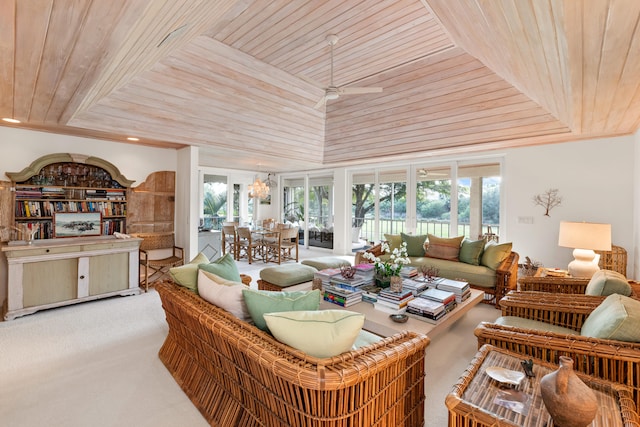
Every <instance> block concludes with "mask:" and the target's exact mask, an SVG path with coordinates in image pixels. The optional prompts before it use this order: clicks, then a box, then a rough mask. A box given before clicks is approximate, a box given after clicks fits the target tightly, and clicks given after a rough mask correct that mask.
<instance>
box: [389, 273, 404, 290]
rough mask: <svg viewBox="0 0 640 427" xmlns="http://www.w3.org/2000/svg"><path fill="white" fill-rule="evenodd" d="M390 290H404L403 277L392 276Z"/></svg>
mask: <svg viewBox="0 0 640 427" xmlns="http://www.w3.org/2000/svg"><path fill="white" fill-rule="evenodd" d="M389 290H390V291H391V292H402V277H400V276H391V281H390V282H389Z"/></svg>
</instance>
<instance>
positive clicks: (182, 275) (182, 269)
mask: <svg viewBox="0 0 640 427" xmlns="http://www.w3.org/2000/svg"><path fill="white" fill-rule="evenodd" d="M208 262H209V258H207V256H206V255H205V254H203V253H202V252H200V253H199V254H198V255H196V256H195V258H193V259H192V260H191V261H189V263H188V264H185V265H181V266H179V267H171V268H170V269H169V275H170V276H171V278H172V279H173V281H174V282H176V283H177V284H178V285H180V286H184V287H185V288H187V289H189V290H190V291H191V292H195V293H196V294H197V293H198V265H199V264H202V263H208Z"/></svg>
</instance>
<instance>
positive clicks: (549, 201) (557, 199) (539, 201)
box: [533, 188, 562, 216]
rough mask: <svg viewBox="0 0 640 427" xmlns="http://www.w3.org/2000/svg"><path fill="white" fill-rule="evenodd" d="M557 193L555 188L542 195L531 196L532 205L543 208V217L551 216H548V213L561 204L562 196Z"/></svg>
mask: <svg viewBox="0 0 640 427" xmlns="http://www.w3.org/2000/svg"><path fill="white" fill-rule="evenodd" d="M558 191H559V190H558V189H557V188H552V189H549V190H547V191H545V192H544V193H541V194H538V195H535V196H533V204H534V205H536V206H542V207H543V208H545V212H544V214H545V216H551V215H549V211H550V210H551V209H553V208H555V207H556V206H560V205H561V204H562V196H560V195H559V194H558Z"/></svg>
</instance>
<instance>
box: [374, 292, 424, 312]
mask: <svg viewBox="0 0 640 427" xmlns="http://www.w3.org/2000/svg"><path fill="white" fill-rule="evenodd" d="M413 298H414V296H413V292H411V291H410V290H407V289H403V290H402V291H400V292H391V291H390V290H389V289H382V290H381V291H380V293H379V294H378V300H377V301H376V302H375V303H374V304H373V305H374V307H375V308H376V310H380V311H384V312H387V313H392V314H397V313H404V311H405V310H406V308H407V304H408V303H409V301H411V300H412V299H413Z"/></svg>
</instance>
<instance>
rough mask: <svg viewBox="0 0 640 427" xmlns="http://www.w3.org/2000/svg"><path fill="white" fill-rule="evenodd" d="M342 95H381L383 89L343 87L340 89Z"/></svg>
mask: <svg viewBox="0 0 640 427" xmlns="http://www.w3.org/2000/svg"><path fill="white" fill-rule="evenodd" d="M338 92H339V93H340V95H342V94H344V95H350V94H358V93H380V92H382V88H381V87H342V88H339V89H338Z"/></svg>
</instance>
